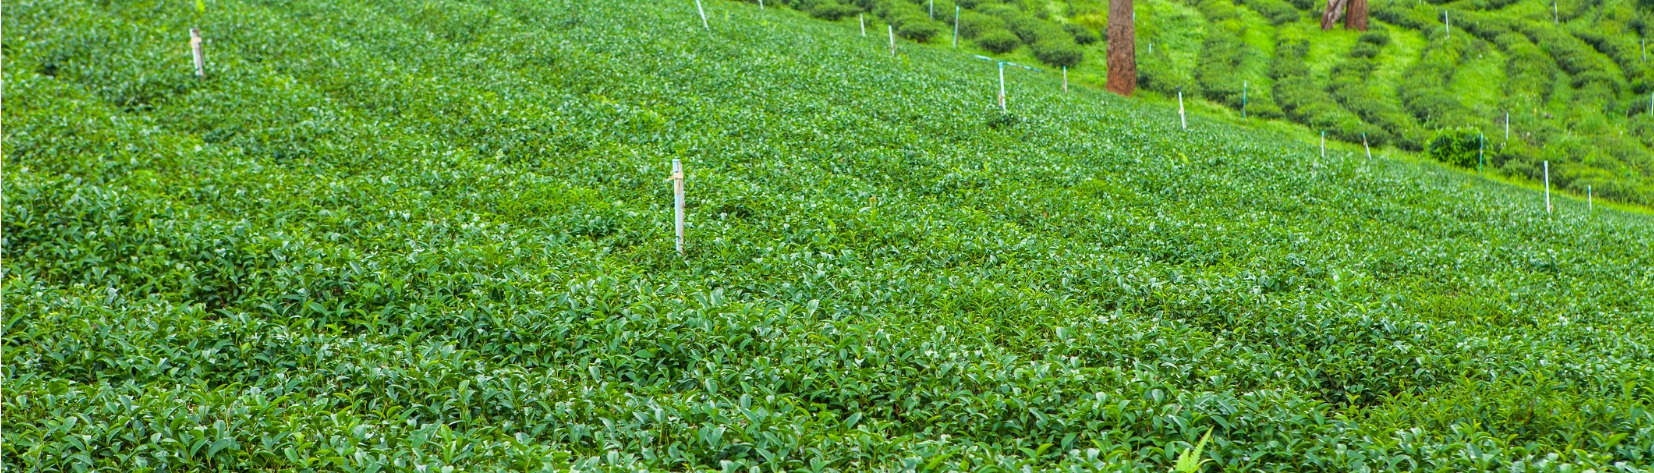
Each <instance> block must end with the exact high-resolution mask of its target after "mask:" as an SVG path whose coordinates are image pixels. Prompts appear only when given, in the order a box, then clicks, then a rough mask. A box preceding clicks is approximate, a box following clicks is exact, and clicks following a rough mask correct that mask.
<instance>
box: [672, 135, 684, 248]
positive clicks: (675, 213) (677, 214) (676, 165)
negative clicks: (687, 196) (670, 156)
mask: <svg viewBox="0 0 1654 473" xmlns="http://www.w3.org/2000/svg"><path fill="white" fill-rule="evenodd" d="M683 208H684V206H683V162H682V161H679V160H676V159H674V160H672V224H673V228H674V229H675V230H676V234H677V247H678V256H683Z"/></svg>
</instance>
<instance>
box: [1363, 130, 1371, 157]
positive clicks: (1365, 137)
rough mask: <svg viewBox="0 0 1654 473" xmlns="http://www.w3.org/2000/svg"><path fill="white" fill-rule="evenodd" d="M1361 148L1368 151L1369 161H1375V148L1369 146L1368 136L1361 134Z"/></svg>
mask: <svg viewBox="0 0 1654 473" xmlns="http://www.w3.org/2000/svg"><path fill="white" fill-rule="evenodd" d="M1361 148H1362V149H1365V150H1367V159H1373V148H1372V147H1370V146H1367V134H1366V133H1362V134H1361Z"/></svg>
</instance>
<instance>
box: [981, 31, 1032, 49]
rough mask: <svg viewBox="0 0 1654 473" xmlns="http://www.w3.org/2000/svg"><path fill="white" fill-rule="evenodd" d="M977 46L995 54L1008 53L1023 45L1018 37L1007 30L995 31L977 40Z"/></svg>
mask: <svg viewBox="0 0 1654 473" xmlns="http://www.w3.org/2000/svg"><path fill="white" fill-rule="evenodd" d="M976 45H977V46H981V47H982V49H986V50H988V51H991V52H994V53H1008V52H1011V51H1012V50H1015V49H1016V48H1017V46H1021V45H1022V40H1019V39H1017V35H1014V34H1011V32H1010V31H1006V30H993V31H989V32H987V33H983V34H982V36H979V37H977V38H976Z"/></svg>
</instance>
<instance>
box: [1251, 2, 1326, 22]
mask: <svg viewBox="0 0 1654 473" xmlns="http://www.w3.org/2000/svg"><path fill="white" fill-rule="evenodd" d="M1242 3H1245V4H1246V6H1247V7H1251V8H1252V10H1253V11H1256V12H1258V14H1259V15H1263V17H1264V18H1267V19H1269V22H1270V23H1273V24H1276V25H1282V24H1286V23H1291V22H1294V21H1298V19H1299V18H1302V17H1303V14H1301V13H1299V11H1298V7H1294V6H1293V5H1292V4H1290V3H1287V2H1285V1H1284V0H1244V1H1243V2H1242ZM1314 8H1315V7H1313V6H1312V7H1305V9H1308V10H1313V9H1314Z"/></svg>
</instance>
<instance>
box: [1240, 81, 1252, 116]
mask: <svg viewBox="0 0 1654 473" xmlns="http://www.w3.org/2000/svg"><path fill="white" fill-rule="evenodd" d="M1249 85H1250V84H1248V83H1247V81H1241V119H1245V118H1246V88H1247V87H1248V86H1249Z"/></svg>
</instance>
